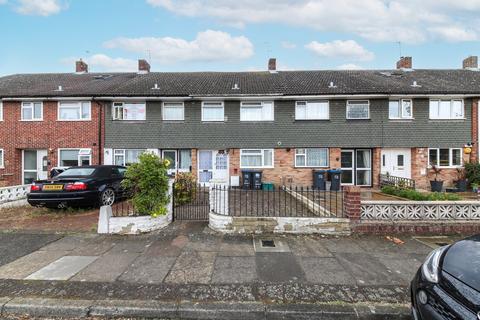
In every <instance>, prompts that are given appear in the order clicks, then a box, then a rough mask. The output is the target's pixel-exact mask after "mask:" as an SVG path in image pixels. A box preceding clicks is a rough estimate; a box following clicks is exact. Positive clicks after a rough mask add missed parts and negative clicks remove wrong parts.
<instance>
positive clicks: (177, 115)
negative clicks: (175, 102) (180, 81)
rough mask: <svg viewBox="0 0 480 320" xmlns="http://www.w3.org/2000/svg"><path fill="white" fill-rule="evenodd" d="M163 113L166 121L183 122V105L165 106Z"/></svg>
mask: <svg viewBox="0 0 480 320" xmlns="http://www.w3.org/2000/svg"><path fill="white" fill-rule="evenodd" d="M163 112H164V115H163V118H164V119H165V120H183V105H179V106H164V107H163Z"/></svg>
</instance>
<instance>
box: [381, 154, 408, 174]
mask: <svg viewBox="0 0 480 320" xmlns="http://www.w3.org/2000/svg"><path fill="white" fill-rule="evenodd" d="M411 153H412V150H411V149H410V148H382V150H381V152H380V172H381V173H382V174H386V173H387V172H388V173H389V174H390V175H392V176H396V177H403V178H407V179H411V178H412V156H411ZM399 155H403V156H404V157H403V162H404V163H403V166H402V167H403V169H400V170H396V169H395V167H398V168H400V166H398V165H397V164H396V163H398V156H399ZM384 164H385V165H384ZM402 172H403V174H401V173H402Z"/></svg>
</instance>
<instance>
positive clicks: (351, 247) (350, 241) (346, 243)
mask: <svg viewBox="0 0 480 320" xmlns="http://www.w3.org/2000/svg"><path fill="white" fill-rule="evenodd" d="M357 242H358V241H356V239H355V238H353V237H339V238H328V239H323V240H322V245H323V246H324V247H325V248H326V249H327V250H328V251H330V252H332V253H337V252H338V253H360V252H365V250H364V249H363V248H362V247H361V246H360V245H359V244H358V243H357Z"/></svg>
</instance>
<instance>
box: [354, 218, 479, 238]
mask: <svg viewBox="0 0 480 320" xmlns="http://www.w3.org/2000/svg"><path fill="white" fill-rule="evenodd" d="M351 229H352V233H356V234H395V233H403V234H432V235H448V234H462V235H470V234H477V233H480V221H478V220H477V221H469V220H466V221H441V222H439V221H396V222H393V221H361V222H356V223H352V224H351Z"/></svg>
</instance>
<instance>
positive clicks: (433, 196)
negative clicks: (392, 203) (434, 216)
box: [381, 186, 461, 201]
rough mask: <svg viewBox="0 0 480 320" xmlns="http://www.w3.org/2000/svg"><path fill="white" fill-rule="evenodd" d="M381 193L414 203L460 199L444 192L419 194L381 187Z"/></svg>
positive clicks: (409, 190) (407, 190)
mask: <svg viewBox="0 0 480 320" xmlns="http://www.w3.org/2000/svg"><path fill="white" fill-rule="evenodd" d="M381 190H382V192H383V193H386V194H390V195H393V196H397V197H401V198H406V199H409V200H414V201H456V200H460V199H461V198H460V197H459V196H458V195H456V194H451V193H444V192H432V193H421V192H418V191H415V190H411V189H402V188H396V187H392V186H385V187H382V189H381Z"/></svg>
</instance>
